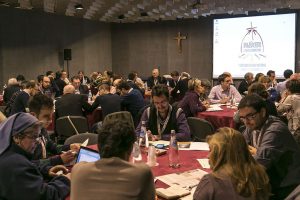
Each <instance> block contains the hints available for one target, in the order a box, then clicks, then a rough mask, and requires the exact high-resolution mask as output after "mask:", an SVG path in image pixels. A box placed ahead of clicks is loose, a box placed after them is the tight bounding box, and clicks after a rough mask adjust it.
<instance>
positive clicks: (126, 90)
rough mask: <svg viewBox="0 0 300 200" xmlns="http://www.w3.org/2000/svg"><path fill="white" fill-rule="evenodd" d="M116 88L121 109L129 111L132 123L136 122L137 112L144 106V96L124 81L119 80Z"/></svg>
mask: <svg viewBox="0 0 300 200" xmlns="http://www.w3.org/2000/svg"><path fill="white" fill-rule="evenodd" d="M117 88H118V89H119V90H120V92H121V109H122V110H127V111H128V112H130V113H131V115H132V118H133V121H134V124H135V125H137V123H138V119H137V116H138V112H139V111H140V110H141V109H142V108H143V107H144V105H145V103H144V97H143V96H142V94H141V92H140V91H139V90H136V89H133V88H131V87H130V86H129V84H128V83H127V82H126V81H121V82H120V83H119V85H118V86H117Z"/></svg>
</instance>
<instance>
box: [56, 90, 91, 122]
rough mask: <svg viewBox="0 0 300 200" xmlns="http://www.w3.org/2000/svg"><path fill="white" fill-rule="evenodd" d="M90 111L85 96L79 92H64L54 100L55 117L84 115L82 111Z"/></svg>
mask: <svg viewBox="0 0 300 200" xmlns="http://www.w3.org/2000/svg"><path fill="white" fill-rule="evenodd" d="M83 110H84V111H86V112H90V111H91V105H90V104H89V103H88V102H87V100H86V96H85V95H81V94H64V95H63V96H61V98H59V99H58V100H57V101H56V102H55V118H56V119H58V118H59V117H64V116H68V115H70V116H85V113H84V111H83Z"/></svg>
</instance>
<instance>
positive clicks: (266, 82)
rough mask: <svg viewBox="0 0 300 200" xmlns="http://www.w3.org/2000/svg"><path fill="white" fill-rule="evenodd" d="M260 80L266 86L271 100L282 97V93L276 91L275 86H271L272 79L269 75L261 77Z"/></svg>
mask: <svg viewBox="0 0 300 200" xmlns="http://www.w3.org/2000/svg"><path fill="white" fill-rule="evenodd" d="M258 82H259V83H261V84H263V85H264V86H265V88H266V90H267V91H268V93H269V98H268V99H269V100H270V101H272V102H275V101H277V100H278V99H280V94H279V93H278V92H277V91H276V89H275V88H274V87H271V84H272V81H271V79H270V78H269V77H268V76H261V77H259V79H258Z"/></svg>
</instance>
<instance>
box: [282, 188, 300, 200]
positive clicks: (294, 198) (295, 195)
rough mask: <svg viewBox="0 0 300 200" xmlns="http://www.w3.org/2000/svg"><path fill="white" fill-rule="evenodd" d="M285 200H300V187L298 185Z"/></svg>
mask: <svg viewBox="0 0 300 200" xmlns="http://www.w3.org/2000/svg"><path fill="white" fill-rule="evenodd" d="M284 200H300V185H298V186H297V187H296V188H295V189H294V190H293V191H292V192H291V193H290V194H289V196H287V197H286V198H285V199H284Z"/></svg>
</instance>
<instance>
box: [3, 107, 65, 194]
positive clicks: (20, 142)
mask: <svg viewBox="0 0 300 200" xmlns="http://www.w3.org/2000/svg"><path fill="white" fill-rule="evenodd" d="M40 131H41V124H40V122H39V121H38V119H36V118H35V117H34V116H32V115H30V114H29V113H22V112H21V113H17V114H15V115H12V116H11V117H9V118H8V119H7V120H6V121H5V122H2V123H1V124H0V133H1V134H0V177H1V178H0V199H49V200H50V199H53V200H55V199H64V198H65V197H66V196H67V195H68V194H69V192H70V178H69V177H70V174H66V175H59V176H58V175H57V174H56V173H57V172H58V171H62V172H63V173H67V168H66V167H65V166H63V165H58V166H54V167H51V166H44V167H42V166H37V165H36V164H34V163H32V162H31V157H32V153H33V151H34V149H35V147H36V144H37V139H38V138H39V134H40ZM54 176H55V177H54ZM53 177H54V178H53ZM44 178H51V180H50V181H49V182H47V183H46V182H44Z"/></svg>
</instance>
